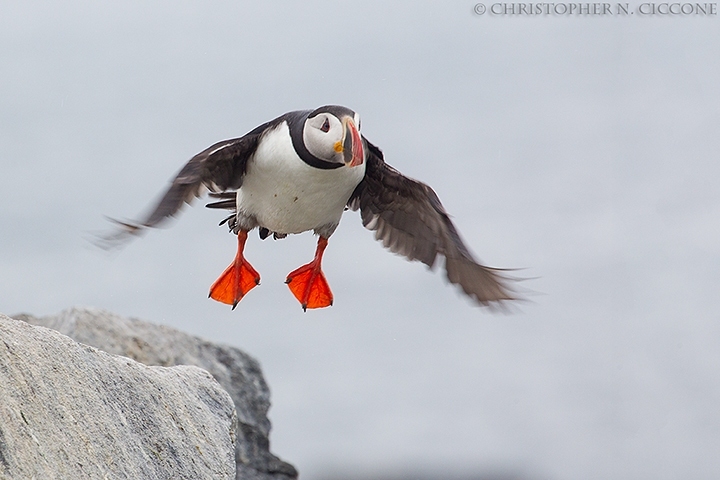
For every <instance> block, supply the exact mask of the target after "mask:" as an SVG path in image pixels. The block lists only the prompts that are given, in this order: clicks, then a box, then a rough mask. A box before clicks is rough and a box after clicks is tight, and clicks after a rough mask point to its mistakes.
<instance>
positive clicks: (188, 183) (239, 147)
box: [97, 116, 284, 248]
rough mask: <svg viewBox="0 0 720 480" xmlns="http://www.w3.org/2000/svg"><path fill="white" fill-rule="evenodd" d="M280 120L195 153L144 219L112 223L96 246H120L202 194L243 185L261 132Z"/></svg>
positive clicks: (157, 224) (233, 188)
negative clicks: (115, 225) (110, 230)
mask: <svg viewBox="0 0 720 480" xmlns="http://www.w3.org/2000/svg"><path fill="white" fill-rule="evenodd" d="M283 120H284V116H283V117H279V118H277V119H275V120H273V121H271V122H268V123H265V124H263V125H260V126H259V127H257V128H255V129H254V130H253V131H251V132H250V133H248V134H246V135H244V136H242V137H240V138H234V139H231V140H225V141H222V142H218V143H216V144H214V145H212V146H210V147H208V148H206V149H205V150H203V151H202V152H200V153H198V154H197V155H195V156H194V157H192V158H191V159H190V161H189V162H188V163H187V164H186V165H185V166H184V167H183V168H182V170H180V172H179V173H178V174H177V176H176V177H175V179H174V180H173V181H172V183H171V184H170V187H168V189H167V190H166V192H165V194H164V195H163V196H162V197H161V198H160V200H159V201H158V202H157V204H156V205H155V207H154V208H153V209H152V210H151V211H150V213H149V214H148V215H146V216H145V218H144V219H143V220H141V221H138V222H122V221H118V220H113V221H114V222H115V223H116V224H117V225H118V226H119V227H120V228H119V229H118V230H117V231H115V232H113V233H111V234H109V235H106V236H104V237H101V238H100V239H99V240H98V242H97V243H98V244H99V245H100V246H101V247H104V248H110V247H113V246H117V245H119V244H122V243H123V242H124V241H126V240H127V239H129V238H130V237H131V236H133V235H139V234H140V233H141V232H142V231H143V230H145V229H146V228H149V227H157V226H159V225H160V224H162V223H163V222H164V221H165V220H167V219H168V218H169V217H173V216H175V215H177V213H178V212H179V211H180V208H181V207H182V206H183V205H184V204H186V203H188V204H189V203H191V202H192V200H193V199H194V198H196V197H200V196H202V195H203V194H204V193H205V191H208V190H209V191H211V192H223V191H226V190H237V189H238V188H240V186H241V185H242V180H243V176H244V175H245V171H246V169H247V162H248V159H249V158H250V157H251V156H252V155H253V153H255V150H256V149H257V146H258V143H259V142H260V138H261V137H262V135H263V133H265V132H266V131H267V130H268V129H270V128H273V127H275V126H277V125H279V124H280V123H282V121H283Z"/></svg>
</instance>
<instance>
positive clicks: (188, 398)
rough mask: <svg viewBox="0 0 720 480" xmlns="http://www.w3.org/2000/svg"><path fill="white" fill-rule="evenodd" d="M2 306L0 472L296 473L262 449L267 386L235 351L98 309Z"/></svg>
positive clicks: (277, 476)
mask: <svg viewBox="0 0 720 480" xmlns="http://www.w3.org/2000/svg"><path fill="white" fill-rule="evenodd" d="M14 317H15V319H17V320H22V321H17V320H12V319H10V318H8V317H5V316H4V315H0V385H2V388H1V389H0V478H32V477H33V476H34V477H35V478H147V479H155V478H158V479H160V478H163V479H164V478H168V479H170V478H172V479H180V478H188V479H189V478H192V479H200V478H213V479H215V478H237V479H246V480H290V479H295V478H297V471H296V470H295V468H294V467H293V466H292V465H290V464H288V463H286V462H283V461H282V460H280V459H278V458H277V457H276V456H274V455H272V454H271V453H270V451H269V441H268V435H269V432H270V422H269V420H268V419H267V411H268V409H269V407H270V400H269V397H270V395H269V390H268V387H267V384H266V383H265V380H264V379H263V377H262V372H261V370H260V367H259V365H258V363H257V362H256V361H255V360H254V359H252V358H251V357H250V356H248V355H247V354H245V353H244V352H242V351H240V350H238V349H236V348H233V347H229V346H223V345H217V344H213V343H211V342H207V341H204V340H202V339H200V338H197V337H194V336H191V335H188V334H186V333H183V332H180V331H178V330H175V329H172V328H169V327H164V326H159V325H153V324H150V323H147V322H143V321H140V320H136V319H129V318H123V317H120V316H117V315H114V314H112V313H108V312H105V311H102V310H95V309H85V308H72V309H69V310H66V311H63V312H61V313H60V314H58V315H53V316H48V317H42V318H37V317H33V316H31V315H26V314H22V315H15V316H14ZM31 325H32V326H31ZM39 327H48V328H49V329H53V330H56V331H53V330H49V329H48V328H39ZM58 332H59V333H58ZM68 337H70V338H68ZM78 342H79V343H78ZM88 345H89V346H88ZM93 347H95V348H93ZM106 352H107V353H106ZM190 365H192V366H190ZM197 367H200V368H197ZM208 372H210V374H211V375H210V374H208ZM228 394H229V395H228ZM233 407H234V408H233ZM233 450H234V451H233Z"/></svg>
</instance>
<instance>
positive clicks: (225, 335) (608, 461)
mask: <svg viewBox="0 0 720 480" xmlns="http://www.w3.org/2000/svg"><path fill="white" fill-rule="evenodd" d="M613 5H614V4H613ZM639 5H640V2H638V3H631V4H630V7H631V11H633V12H634V13H633V14H632V15H627V16H618V15H604V16H601V15H594V16H593V15H590V16H588V15H585V16H577V15H575V16H568V15H538V16H532V17H528V16H509V15H491V14H490V13H489V12H486V13H485V14H484V15H477V14H476V13H474V6H475V2H474V1H468V2H432V3H427V2H417V1H413V2H392V3H389V2H352V3H347V4H341V3H340V2H329V1H328V2H302V4H301V2H292V3H291V2H287V1H286V2H264V3H260V2H252V3H250V2H239V1H233V2H220V1H218V2H177V1H172V2H171V1H167V2H129V1H126V2H115V3H114V4H110V3H108V2H57V3H31V2H22V3H21V2H0V11H1V12H2V13H1V14H0V45H1V46H2V48H0V68H1V69H2V75H0V151H2V152H3V159H2V160H0V162H1V163H0V178H1V179H2V180H3V186H2V189H0V248H1V250H0V252H1V253H2V254H1V255H0V272H1V273H2V275H0V312H3V313H6V314H14V313H19V312H28V313H32V314H34V315H47V314H53V313H57V312H59V311H61V310H63V309H65V308H67V307H70V306H73V305H82V306H94V307H99V308H104V309H107V310H110V311H113V312H115V313H119V314H122V315H127V316H133V317H137V318H141V319H144V320H148V321H152V322H156V323H162V324H167V325H171V326H174V327H177V328H180V329H183V330H185V331H188V332H191V333H193V334H197V335H200V336H203V337H205V338H208V339H211V340H215V341H221V342H224V343H228V344H232V345H235V346H238V347H241V348H243V349H244V350H246V351H247V352H249V353H250V354H252V355H253V356H254V357H256V358H257V359H258V360H259V361H260V362H261V364H262V366H263V368H264V372H265V375H266V377H267V380H268V382H269V384H270V387H271V390H272V402H273V406H272V408H271V411H270V416H271V420H272V422H273V431H272V434H271V442H272V443H271V445H272V450H273V451H274V452H275V453H276V454H278V455H280V456H281V457H282V458H283V459H285V460H287V461H289V462H291V463H293V464H294V465H295V466H296V467H297V468H298V470H299V471H300V473H301V477H302V478H303V479H306V480H313V479H316V480H317V479H323V478H328V477H329V476H330V475H332V474H338V475H348V472H352V473H353V474H355V475H356V477H357V478H362V476H363V475H373V474H380V473H382V472H390V473H396V474H405V473H407V472H424V471H443V470H448V469H449V470H451V471H452V472H455V473H456V474H457V475H468V476H470V475H476V476H483V475H485V476H487V475H492V474H507V475H515V476H516V477H518V478H522V479H539V478H543V479H551V480H570V479H577V478H585V479H607V478H616V479H638V478H652V479H665V478H667V479H675V478H713V477H715V478H716V477H718V476H720V457H719V456H718V455H717V452H718V451H720V409H719V408H718V405H720V295H718V290H719V287H720V281H719V280H720V273H719V272H720V188H718V179H720V161H718V152H719V151H720V135H719V134H718V132H719V129H720V94H719V93H718V85H720V62H719V61H718V59H720V23H719V22H720V20H719V19H718V17H717V15H710V16H696V15H679V16H669V15H665V16H663V15H655V16H652V15H641V14H640V12H638V11H637V8H638V7H639ZM486 6H487V8H490V6H491V4H490V3H488V4H486ZM329 103H335V104H341V105H346V106H348V107H350V108H352V109H354V110H356V111H357V112H359V113H360V115H361V117H362V119H363V120H362V127H363V134H364V135H365V136H366V137H367V138H368V139H370V141H372V142H373V143H375V144H377V145H378V146H380V148H382V149H383V151H384V152H385V157H386V160H387V161H388V163H390V164H391V165H393V166H395V167H396V168H398V169H399V170H400V171H402V172H404V173H405V174H407V175H410V176H412V177H415V178H418V179H421V180H423V181H425V182H427V183H429V184H430V185H432V186H433V188H434V189H435V190H436V191H437V192H438V194H439V196H440V198H441V199H442V201H443V203H444V204H445V206H446V208H447V209H448V211H449V212H451V213H452V215H453V216H454V219H455V222H456V224H457V226H458V228H459V229H460V231H461V233H462V235H463V237H464V238H465V239H466V241H467V243H468V245H469V246H470V248H471V249H472V250H473V251H474V252H475V253H476V254H477V256H478V257H479V258H480V259H482V260H483V261H484V262H485V263H486V264H489V265H492V266H498V267H524V268H525V270H523V271H522V272H520V273H521V275H523V276H526V277H538V278H537V279H534V280H531V281H528V282H525V283H524V285H525V286H526V287H527V288H530V289H532V290H533V291H535V292H537V293H538V294H537V295H533V296H531V297H530V298H531V299H532V302H530V303H526V304H523V305H520V306H519V308H518V309H517V311H516V312H515V313H514V314H511V315H496V314H492V313H491V312H489V311H487V310H484V309H481V308H477V307H475V306H474V305H473V304H472V303H471V302H470V301H468V300H467V299H466V298H464V297H463V296H462V295H460V294H459V293H458V292H457V290H456V289H455V288H453V287H450V286H448V285H446V282H445V280H444V278H443V276H442V274H440V273H439V272H428V271H427V269H426V268H425V267H424V266H423V265H420V264H417V263H409V262H406V261H405V260H404V259H402V258H400V257H396V256H394V255H392V254H390V253H388V252H386V251H385V250H384V249H383V248H382V246H381V245H380V244H379V243H377V242H376V241H375V240H374V237H373V234H372V233H371V232H369V231H366V230H364V229H363V228H362V226H361V223H360V220H359V216H358V215H357V213H353V212H348V213H346V214H345V216H344V218H343V221H342V223H341V225H340V227H339V228H338V230H337V232H336V233H335V235H334V236H333V237H332V238H331V240H330V244H329V247H328V249H327V252H326V255H325V261H324V264H323V266H324V269H325V272H326V275H327V278H328V281H329V282H330V285H331V286H332V288H333V291H334V294H335V305H334V306H333V307H331V308H329V309H324V310H321V311H311V312H308V313H305V314H304V313H303V312H302V309H301V308H300V306H299V305H298V303H297V302H296V300H295V299H294V298H293V296H292V295H291V293H290V292H289V290H288V289H287V287H286V286H285V285H284V284H283V281H284V279H285V275H286V274H287V273H288V272H290V271H291V270H293V269H295V268H296V267H298V266H299V265H301V264H303V263H306V262H308V261H309V260H310V259H311V258H312V255H313V252H314V244H315V240H314V238H313V237H312V235H311V234H309V233H306V234H303V235H297V236H292V237H288V238H286V239H284V240H282V241H272V240H266V241H262V242H261V241H260V240H259V238H258V237H257V234H255V233H253V234H251V236H250V240H249V241H248V245H247V248H246V255H247V258H248V259H249V260H250V262H251V263H252V264H253V265H254V266H255V268H256V269H257V270H258V271H259V272H260V274H261V275H262V285H261V286H260V287H259V288H257V289H255V290H253V291H252V292H251V293H250V294H249V295H248V296H247V297H246V298H245V299H243V300H242V302H241V303H240V304H239V305H238V307H237V309H236V310H235V311H231V310H230V308H229V307H227V306H225V305H221V304H218V303H215V302H213V301H211V300H208V299H207V291H208V288H209V286H210V285H211V284H212V282H213V281H214V280H215V278H216V277H217V276H218V275H219V274H220V273H221V272H222V271H223V269H224V268H225V267H226V266H227V264H228V263H230V261H231V260H232V258H233V256H234V253H235V247H236V242H235V240H234V237H232V236H231V235H229V234H228V233H227V230H226V228H224V227H223V228H218V227H217V223H218V222H219V221H220V220H221V219H222V217H223V215H222V212H217V211H209V210H207V209H205V208H203V207H202V205H203V203H204V202H202V201H200V202H196V203H195V205H194V207H193V208H187V209H185V210H184V212H183V215H181V217H180V218H179V219H178V220H177V221H176V222H172V224H171V226H170V227H169V228H167V229H161V230H155V231H151V232H149V233H148V234H147V235H146V236H145V237H143V238H142V239H139V240H136V241H134V242H133V243H131V244H130V245H128V246H127V247H126V248H125V249H124V250H122V251H120V252H117V253H114V254H107V253H106V252H103V251H101V250H98V249H97V248H95V247H93V246H92V245H91V244H90V243H89V242H88V241H87V237H88V236H91V235H92V234H93V233H95V232H99V231H103V230H104V229H106V228H107V227H108V223H107V222H106V220H105V219H104V215H108V216H113V217H120V218H136V217H138V216H139V215H141V214H142V213H143V212H144V211H145V209H146V208H147V207H148V205H149V204H150V203H151V202H152V201H154V200H155V199H156V197H157V195H158V194H159V193H160V192H161V191H162V190H163V189H164V188H165V186H166V182H167V181H168V180H169V179H170V178H171V177H172V176H173V175H174V174H175V173H176V172H177V171H178V170H179V169H180V168H181V167H182V165H183V164H184V162H186V161H187V160H188V159H189V158H190V157H191V156H192V155H194V154H195V153H197V152H199V151H201V150H203V149H204V148H205V147H207V146H209V145H210V144H212V143H214V142H216V141H219V140H223V139H226V138H231V137H237V136H240V135H242V134H244V133H246V132H247V131H249V130H250V129H252V128H254V127H255V126H257V125H259V124H260V123H263V122H265V121H267V120H270V119H272V118H274V117H276V116H278V115H280V114H282V113H284V112H286V111H289V110H296V109H306V108H315V107H318V106H320V105H324V104H329ZM333 472H334V473H333ZM338 472H340V473H338Z"/></svg>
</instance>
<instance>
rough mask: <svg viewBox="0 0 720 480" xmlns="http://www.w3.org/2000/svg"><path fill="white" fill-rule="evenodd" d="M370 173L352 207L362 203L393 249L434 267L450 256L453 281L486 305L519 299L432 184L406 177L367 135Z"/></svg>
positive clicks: (369, 222)
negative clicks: (470, 245)
mask: <svg viewBox="0 0 720 480" xmlns="http://www.w3.org/2000/svg"><path fill="white" fill-rule="evenodd" d="M365 143H366V146H367V149H366V150H367V152H368V155H367V160H366V161H367V164H366V170H365V178H364V179H363V181H362V182H360V184H359V185H358V186H357V188H356V189H355V191H354V192H353V194H352V196H351V197H350V200H349V201H348V207H350V208H351V209H353V210H357V209H360V216H361V217H362V222H363V225H364V226H365V227H366V228H368V229H370V230H374V231H375V238H376V239H377V240H380V241H382V243H383V245H384V246H385V247H386V248H388V249H390V250H391V251H392V252H394V253H398V254H400V255H404V256H405V257H407V258H408V259H409V260H419V261H421V262H422V263H424V264H425V265H427V266H429V267H432V266H433V265H434V264H435V259H436V258H437V256H438V254H440V255H443V256H444V257H445V270H446V273H447V278H448V280H450V283H454V284H456V285H460V287H462V289H463V291H464V292H465V293H466V294H467V295H469V296H471V297H473V298H475V300H477V301H478V302H479V303H480V304H482V305H485V306H497V305H502V302H503V301H509V300H517V299H518V297H517V296H516V294H515V292H514V291H513V290H512V289H511V288H510V286H509V283H510V281H511V279H510V278H508V277H506V276H505V275H503V273H502V270H499V269H496V268H491V267H486V266H484V265H480V264H479V263H478V262H477V261H476V260H475V259H474V258H473V256H472V254H471V253H470V251H469V250H468V249H467V247H466V246H465V244H464V243H463V241H462V240H461V239H460V235H459V234H458V231H457V229H456V228H455V225H453V223H452V221H451V220H450V217H449V216H448V214H447V212H446V211H445V208H444V207H443V205H442V203H440V199H439V198H438V196H437V194H436V193H435V192H434V191H433V189H432V188H430V187H429V186H428V185H426V184H424V183H422V182H418V181H416V180H413V179H411V178H408V177H405V176H404V175H403V174H401V173H400V172H398V171H397V170H395V169H394V168H392V167H391V166H389V165H388V164H386V163H385V160H384V159H383V155H382V152H381V151H380V149H379V148H377V147H376V146H375V145H373V144H371V143H370V142H368V141H367V140H366V139H365Z"/></svg>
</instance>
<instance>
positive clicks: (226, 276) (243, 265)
mask: <svg viewBox="0 0 720 480" xmlns="http://www.w3.org/2000/svg"><path fill="white" fill-rule="evenodd" d="M246 240H247V231H245V230H240V232H238V250H237V254H236V255H235V260H234V261H233V263H231V264H230V266H229V267H228V268H226V269H225V271H224V272H223V273H222V275H220V277H219V278H218V279H217V280H215V283H213V284H212V286H211V287H210V295H209V296H210V298H212V299H213V300H217V301H218V302H221V303H227V304H228V305H232V306H233V307H232V308H233V310H235V307H236V306H237V304H238V302H239V301H240V300H242V298H243V297H244V296H245V294H246V293H248V292H249V291H250V290H252V289H253V288H255V287H256V286H258V285H260V274H259V273H258V272H257V271H256V270H255V269H254V268H253V267H252V265H250V263H248V261H247V260H245V257H244V256H243V250H244V249H245V241H246Z"/></svg>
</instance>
